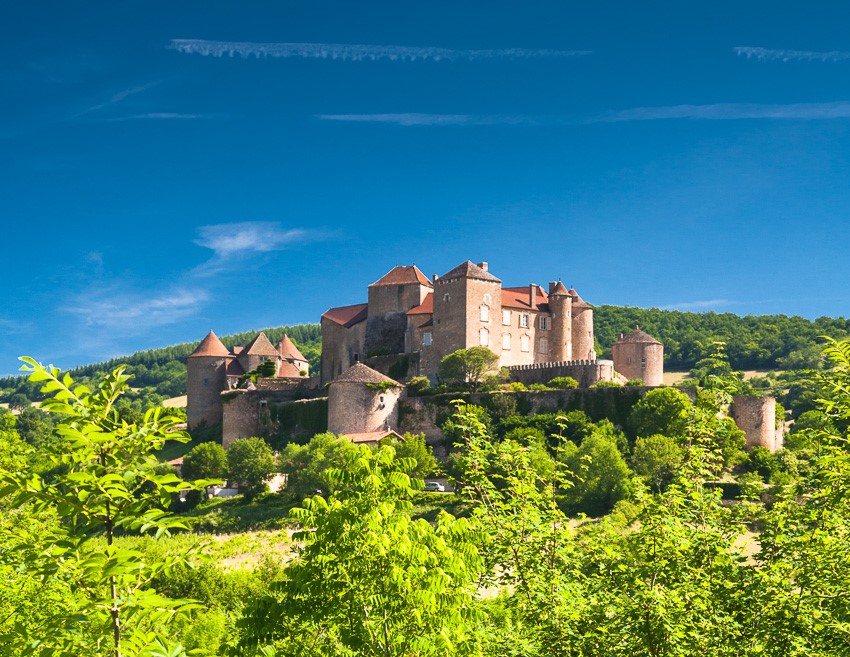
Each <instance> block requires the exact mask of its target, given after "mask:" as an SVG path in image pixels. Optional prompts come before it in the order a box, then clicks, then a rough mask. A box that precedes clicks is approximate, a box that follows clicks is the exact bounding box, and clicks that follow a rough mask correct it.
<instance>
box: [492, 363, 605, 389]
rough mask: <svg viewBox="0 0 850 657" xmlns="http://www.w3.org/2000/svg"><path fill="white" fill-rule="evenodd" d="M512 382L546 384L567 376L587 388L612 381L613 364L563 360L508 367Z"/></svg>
mask: <svg viewBox="0 0 850 657" xmlns="http://www.w3.org/2000/svg"><path fill="white" fill-rule="evenodd" d="M508 371H509V372H510V374H511V380H512V381H519V382H520V383H524V384H525V385H529V384H532V383H548V382H549V381H551V380H552V379H554V378H556V377H559V376H569V377H572V378H574V379H575V380H576V381H578V384H579V387H581V388H589V387H590V386H592V385H593V384H595V383H599V382H600V381H613V380H614V362H613V361H610V360H565V361H560V362H557V363H532V364H530V365H515V366H514V367H509V368H508Z"/></svg>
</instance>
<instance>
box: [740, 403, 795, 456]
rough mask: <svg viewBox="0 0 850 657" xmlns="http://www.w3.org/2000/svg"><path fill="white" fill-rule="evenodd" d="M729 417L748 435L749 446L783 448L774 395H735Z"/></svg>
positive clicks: (771, 448)
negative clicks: (777, 423)
mask: <svg viewBox="0 0 850 657" xmlns="http://www.w3.org/2000/svg"><path fill="white" fill-rule="evenodd" d="M729 417H731V418H732V419H733V420H735V424H737V425H738V428H739V429H741V431H743V432H744V434H745V435H746V436H747V447H764V448H766V449H769V450H770V451H771V452H775V451H777V450H780V449H782V445H783V444H784V436H783V431H782V427H779V428H778V429H777V426H776V400H775V399H774V398H773V397H750V396H746V397H734V398H733V400H732V405H731V406H730V407H729Z"/></svg>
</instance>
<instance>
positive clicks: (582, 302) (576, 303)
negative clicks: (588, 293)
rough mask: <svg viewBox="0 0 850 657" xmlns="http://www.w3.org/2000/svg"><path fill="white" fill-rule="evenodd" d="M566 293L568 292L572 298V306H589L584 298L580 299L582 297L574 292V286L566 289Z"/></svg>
mask: <svg viewBox="0 0 850 657" xmlns="http://www.w3.org/2000/svg"><path fill="white" fill-rule="evenodd" d="M567 294H569V295H570V296H571V297H572V298H573V308H575V307H579V308H590V304H589V303H587V302H586V301H585V300H584V299H582V298H581V297H580V296H579V295H578V292H576V291H575V288H572V287H571V288H570V289H569V290H568V291H567Z"/></svg>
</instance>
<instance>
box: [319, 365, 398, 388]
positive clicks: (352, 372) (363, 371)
mask: <svg viewBox="0 0 850 657" xmlns="http://www.w3.org/2000/svg"><path fill="white" fill-rule="evenodd" d="M334 383H394V384H395V385H397V386H399V387H401V384H400V383H399V382H398V381H395V380H393V379H391V378H390V377H388V376H384V375H383V374H381V373H380V372H377V371H375V370H373V369H372V368H371V367H368V366H366V365H364V364H363V363H354V365H352V366H351V367H349V368H348V369H347V370H345V372H343V373H342V374H340V375H339V376H338V377H336V378H335V379H334V380H333V381H331V385H333V384H334Z"/></svg>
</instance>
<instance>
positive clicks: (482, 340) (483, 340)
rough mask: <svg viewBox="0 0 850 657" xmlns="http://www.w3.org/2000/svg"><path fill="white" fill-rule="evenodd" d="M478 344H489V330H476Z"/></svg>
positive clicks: (487, 345)
mask: <svg viewBox="0 0 850 657" xmlns="http://www.w3.org/2000/svg"><path fill="white" fill-rule="evenodd" d="M478 344H480V345H481V346H482V347H489V346H490V331H488V330H487V329H486V328H483V329H481V330H480V331H478Z"/></svg>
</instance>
